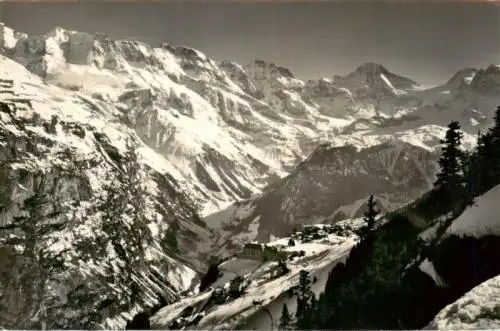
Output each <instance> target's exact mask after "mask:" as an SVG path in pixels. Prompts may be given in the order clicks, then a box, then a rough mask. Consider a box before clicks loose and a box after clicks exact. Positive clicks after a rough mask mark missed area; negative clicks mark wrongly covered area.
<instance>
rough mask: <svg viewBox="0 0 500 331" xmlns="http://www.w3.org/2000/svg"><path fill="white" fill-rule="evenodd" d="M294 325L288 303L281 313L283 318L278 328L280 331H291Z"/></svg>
mask: <svg viewBox="0 0 500 331" xmlns="http://www.w3.org/2000/svg"><path fill="white" fill-rule="evenodd" d="M292 325H293V318H292V316H291V315H290V313H289V312H288V307H287V305H286V303H285V304H284V305H283V310H282V311H281V317H280V320H279V325H278V328H279V329H280V330H289V329H290V328H291V327H292Z"/></svg>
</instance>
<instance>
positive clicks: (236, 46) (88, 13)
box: [0, 0, 500, 84]
mask: <svg viewBox="0 0 500 331" xmlns="http://www.w3.org/2000/svg"><path fill="white" fill-rule="evenodd" d="M235 2H237V3H235ZM0 21H3V22H4V23H5V24H6V25H9V26H12V27H13V28H15V29H16V30H19V31H23V32H26V33H28V34H42V33H45V32H47V31H48V30H49V29H51V28H52V27H54V26H56V25H58V26H62V27H64V28H67V29H71V30H80V31H86V32H105V33H108V34H109V35H110V36H111V37H113V38H123V37H129V38H135V39H139V40H142V41H145V42H149V43H152V44H153V45H158V44H159V43H160V42H167V43H169V44H172V45H187V46H191V47H194V48H197V49H199V50H201V51H203V52H204V53H206V54H207V55H208V56H210V57H212V58H214V59H216V60H224V59H228V60H233V61H236V62H239V63H248V62H250V61H253V60H254V59H263V60H268V61H273V62H276V63H278V64H281V65H284V66H286V67H288V68H290V69H291V70H292V72H294V74H295V75H296V76H297V77H299V78H302V79H308V78H319V77H322V76H327V77H331V76H333V75H335V74H346V73H348V72H350V71H352V70H354V69H355V68H356V67H357V66H358V65H360V64H362V63H365V62H377V63H381V64H383V65H384V66H386V67H387V68H388V69H389V70H391V71H393V72H395V73H399V74H402V75H405V76H408V77H410V78H413V79H415V80H417V81H419V82H421V83H424V84H436V83H441V82H444V81H446V80H447V79H448V78H450V77H451V75H452V74H453V73H455V72H456V71H457V70H458V69H461V68H464V67H468V66H474V67H484V66H486V65H488V64H491V63H500V7H499V6H498V5H495V4H492V3H487V2H482V3H476V2H474V3H472V2H469V3H464V2H462V3H456V2H453V3H450V2H443V1H438V2H437V1H435V2H431V1H426V2H417V1H413V2H411V3H408V2H406V3H402V2H400V1H399V2H397V1H390V2H380V1H366V2H359V1H356V2H352V1H351V2H324V1H323V2H311V1H309V2H285V3H278V2H274V3H273V2H258V3H250V2H245V1H241V0H240V1H234V2H232V3H231V2H230V1H226V2H210V1H200V2H189V3H186V2H184V3H182V2H142V3H141V2H130V1H129V2H109V1H80V2H59V3H58V2H52V3H33V2H31V3H26V2H19V1H12V2H3V3H0Z"/></svg>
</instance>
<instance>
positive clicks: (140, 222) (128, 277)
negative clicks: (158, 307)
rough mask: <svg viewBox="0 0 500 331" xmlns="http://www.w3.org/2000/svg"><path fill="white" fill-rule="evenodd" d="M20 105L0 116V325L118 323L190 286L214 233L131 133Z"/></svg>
mask: <svg viewBox="0 0 500 331" xmlns="http://www.w3.org/2000/svg"><path fill="white" fill-rule="evenodd" d="M3 82H4V85H5V84H6V83H5V82H6V80H3ZM11 95H15V93H14V92H13V93H12V94H11ZM18 100H23V99H15V98H11V99H9V100H8V101H9V103H8V104H7V103H2V107H1V110H2V111H1V112H0V119H1V125H0V159H1V161H2V162H1V166H0V182H1V183H2V186H1V189H0V214H1V217H0V247H1V249H0V259H1V263H0V264H1V265H2V268H1V270H0V324H1V325H2V326H3V327H6V328H96V327H98V326H102V327H107V328H116V327H124V325H125V323H126V321H127V320H129V319H131V318H132V317H133V315H134V314H136V313H137V312H139V311H141V310H144V309H148V307H151V306H153V305H155V304H156V303H157V302H158V301H159V300H160V299H163V300H165V301H166V302H172V301H174V300H176V299H177V298H178V297H179V295H180V294H181V293H182V292H184V291H186V290H189V289H190V288H191V286H194V284H195V283H196V281H197V273H196V272H195V271H194V269H198V268H200V266H201V265H202V264H201V262H200V261H202V260H203V259H202V258H201V257H200V254H201V252H202V251H203V248H200V247H199V246H200V245H199V243H200V242H203V241H205V242H207V241H208V240H209V237H210V234H209V232H208V231H207V230H206V226H205V224H204V223H203V221H201V219H200V217H199V216H198V214H197V212H196V209H195V206H196V205H195V204H194V203H193V201H192V200H191V199H190V198H189V197H188V196H187V195H186V193H185V192H184V191H183V189H182V188H181V186H180V185H179V183H178V182H177V181H176V180H175V179H174V178H172V177H171V176H170V175H169V174H166V173H162V172H159V171H158V170H156V169H154V168H152V167H151V166H150V165H148V163H147V162H144V157H145V155H144V153H143V152H142V150H141V149H140V145H139V140H138V139H137V137H136V136H134V135H131V133H132V132H133V131H130V130H129V131H128V132H127V131H126V130H124V131H122V132H121V133H120V132H119V131H116V124H115V125H113V124H111V125H108V126H107V128H106V130H105V131H103V130H102V129H101V128H102V127H101V126H100V124H102V123H103V122H101V121H102V120H98V121H94V122H92V121H88V120H84V121H82V120H75V118H73V117H72V115H71V113H65V112H62V113H59V114H55V113H54V111H55V110H56V109H51V108H47V109H46V111H45V112H43V113H40V112H38V109H39V108H38V107H40V104H37V103H36V102H35V101H33V104H32V103H24V102H19V101H18ZM87 106H88V105H87ZM74 110H75V111H77V112H78V111H82V112H84V113H86V114H87V115H91V114H92V108H90V109H89V108H87V107H86V106H83V107H82V108H80V109H78V108H77V107H76V108H75V109H74ZM50 113H52V115H51V114H50ZM84 118H85V117H84ZM123 128H126V127H122V130H123ZM112 133H114V134H115V135H113V134H112ZM122 139H123V140H122ZM121 143H123V145H122V144H121Z"/></svg>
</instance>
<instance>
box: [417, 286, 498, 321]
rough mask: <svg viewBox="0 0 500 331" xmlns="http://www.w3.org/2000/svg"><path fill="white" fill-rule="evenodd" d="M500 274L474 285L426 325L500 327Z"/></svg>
mask: <svg viewBox="0 0 500 331" xmlns="http://www.w3.org/2000/svg"><path fill="white" fill-rule="evenodd" d="M499 298H500V276H497V277H494V278H492V279H490V280H487V281H485V282H484V283H482V284H480V285H478V286H476V287H474V288H473V289H472V290H470V291H469V292H468V293H466V294H465V295H464V296H462V297H461V298H460V299H458V300H457V301H456V302H454V303H452V304H450V305H448V306H446V307H445V308H444V309H443V310H441V311H440V312H439V314H437V315H436V317H435V318H434V320H433V321H432V322H431V323H430V324H429V325H428V326H427V327H426V329H431V330H433V329H434V330H494V329H500V300H499Z"/></svg>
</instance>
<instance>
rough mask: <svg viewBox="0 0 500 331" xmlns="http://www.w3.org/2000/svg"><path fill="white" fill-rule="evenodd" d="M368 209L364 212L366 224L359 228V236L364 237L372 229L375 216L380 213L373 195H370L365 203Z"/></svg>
mask: <svg viewBox="0 0 500 331" xmlns="http://www.w3.org/2000/svg"><path fill="white" fill-rule="evenodd" d="M367 207H368V209H367V210H366V212H365V213H364V215H365V217H364V221H365V222H366V224H367V225H366V226H365V227H364V228H363V229H362V230H361V236H362V237H364V238H366V237H367V236H368V235H369V233H370V232H371V231H372V230H373V228H374V226H375V218H376V217H377V215H378V214H379V213H380V210H378V208H377V203H376V202H375V198H374V196H373V195H370V197H369V198H368V203H367Z"/></svg>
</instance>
